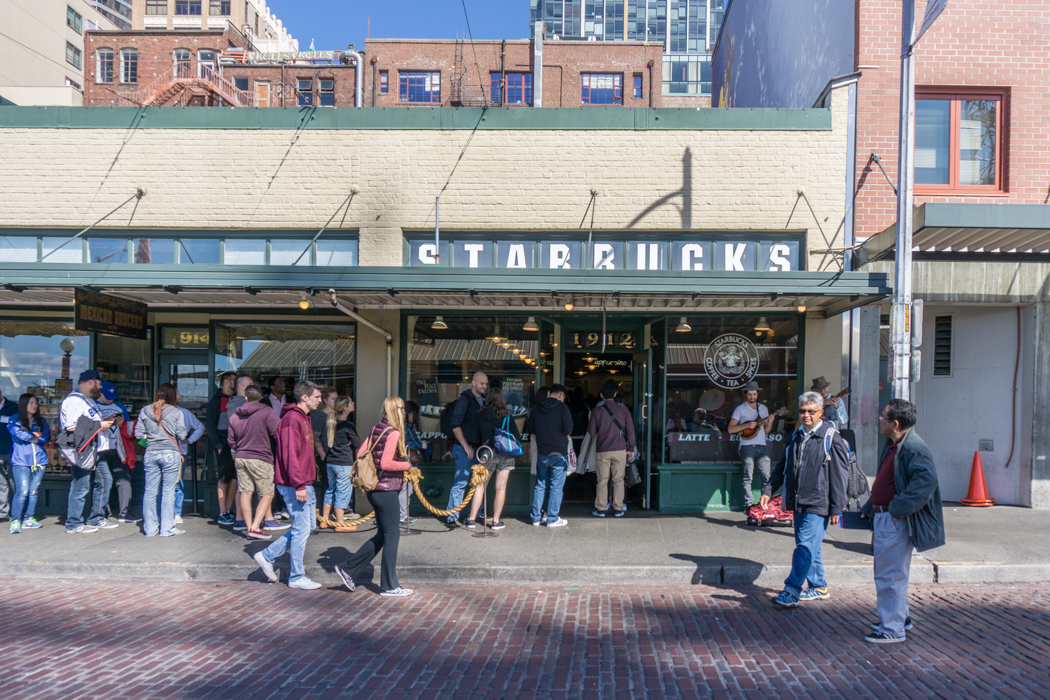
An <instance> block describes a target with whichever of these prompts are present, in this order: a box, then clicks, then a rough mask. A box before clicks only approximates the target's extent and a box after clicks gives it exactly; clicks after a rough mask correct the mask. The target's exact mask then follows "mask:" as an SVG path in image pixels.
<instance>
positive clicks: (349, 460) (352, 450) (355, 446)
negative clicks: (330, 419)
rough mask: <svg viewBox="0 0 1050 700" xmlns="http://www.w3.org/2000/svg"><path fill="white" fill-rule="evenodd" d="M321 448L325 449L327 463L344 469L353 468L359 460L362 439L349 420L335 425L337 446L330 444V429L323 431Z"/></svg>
mask: <svg viewBox="0 0 1050 700" xmlns="http://www.w3.org/2000/svg"><path fill="white" fill-rule="evenodd" d="M321 447H323V448H324V451H325V455H326V462H327V463H328V464H338V465H339V466H342V467H349V466H353V464H354V462H355V461H356V460H357V451H358V450H359V449H361V438H360V437H359V436H358V434H357V428H356V427H354V424H353V423H351V422H350V421H348V420H341V421H339V422H337V423H336V424H335V444H334V445H329V444H328V428H327V427H326V428H324V429H322V430H321Z"/></svg>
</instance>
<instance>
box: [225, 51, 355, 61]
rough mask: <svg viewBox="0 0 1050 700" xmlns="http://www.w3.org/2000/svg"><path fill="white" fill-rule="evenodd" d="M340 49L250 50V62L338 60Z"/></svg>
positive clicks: (246, 56) (247, 56)
mask: <svg viewBox="0 0 1050 700" xmlns="http://www.w3.org/2000/svg"><path fill="white" fill-rule="evenodd" d="M341 53H342V52H340V51H248V52H247V54H246V55H245V59H246V60H247V61H248V63H271V62H273V63H277V62H280V61H338V60H339V57H340V55H341Z"/></svg>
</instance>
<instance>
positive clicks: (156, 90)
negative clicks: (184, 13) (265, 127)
mask: <svg viewBox="0 0 1050 700" xmlns="http://www.w3.org/2000/svg"><path fill="white" fill-rule="evenodd" d="M127 97H128V99H131V100H132V101H134V102H137V103H139V104H141V105H143V106H152V107H224V106H225V107H250V106H252V104H253V102H254V100H253V99H252V97H253V96H252V95H251V93H249V92H246V91H244V90H240V89H238V88H237V86H236V85H234V84H233V83H232V82H230V81H229V80H227V79H226V78H224V77H223V76H222V74H221V73H219V71H218V70H216V69H215V68H214V67H212V66H210V65H208V64H206V63H196V64H195V63H194V62H193V61H178V62H176V63H175V70H174V73H173V75H172V77H170V78H168V77H163V78H158V79H157V80H155V81H153V82H152V83H150V84H149V85H146V86H145V87H143V88H140V89H139V90H137V91H135V92H134V93H129V94H128V95H127Z"/></svg>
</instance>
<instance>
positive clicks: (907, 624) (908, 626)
mask: <svg viewBox="0 0 1050 700" xmlns="http://www.w3.org/2000/svg"><path fill="white" fill-rule="evenodd" d="M22 527H25V523H23V524H22ZM914 626H915V625H913V624H912V622H911V615H908V617H906V618H904V629H905V630H910V629H911V628H912V627H914ZM871 631H872V632H878V631H879V623H878V622H872V623H871Z"/></svg>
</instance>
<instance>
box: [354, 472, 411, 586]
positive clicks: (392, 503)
mask: <svg viewBox="0 0 1050 700" xmlns="http://www.w3.org/2000/svg"><path fill="white" fill-rule="evenodd" d="M397 493H398V492H397V491H371V492H369V494H368V502H369V503H371V504H372V508H373V509H375V512H376V526H377V530H376V534H375V535H373V536H372V539H370V540H368V541H367V542H365V543H364V544H363V545H361V548H360V549H358V550H357V551H356V552H354V553H353V554H351V555H350V558H349V559H347V560H346V563H345V564H344V565H343V568H344V569H346V572H347V573H348V574H350V578H359V577H360V575H361V573H362V572H363V571H364V568H365V567H366V566H368V563H369V562H370V561H372V560H373V559H374V558H375V556H376V554H378V553H379V551H380V550H382V552H383V563H382V565H381V566H380V576H379V590H381V591H392V590H393V589H395V588H400V586H401V584H400V583H398V581H397V545H398V543H399V542H400V541H401V530H400V529H399V527H400V524H399V523H398V515H399V514H400V511H401V509H400V507H399V506H398V503H397Z"/></svg>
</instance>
